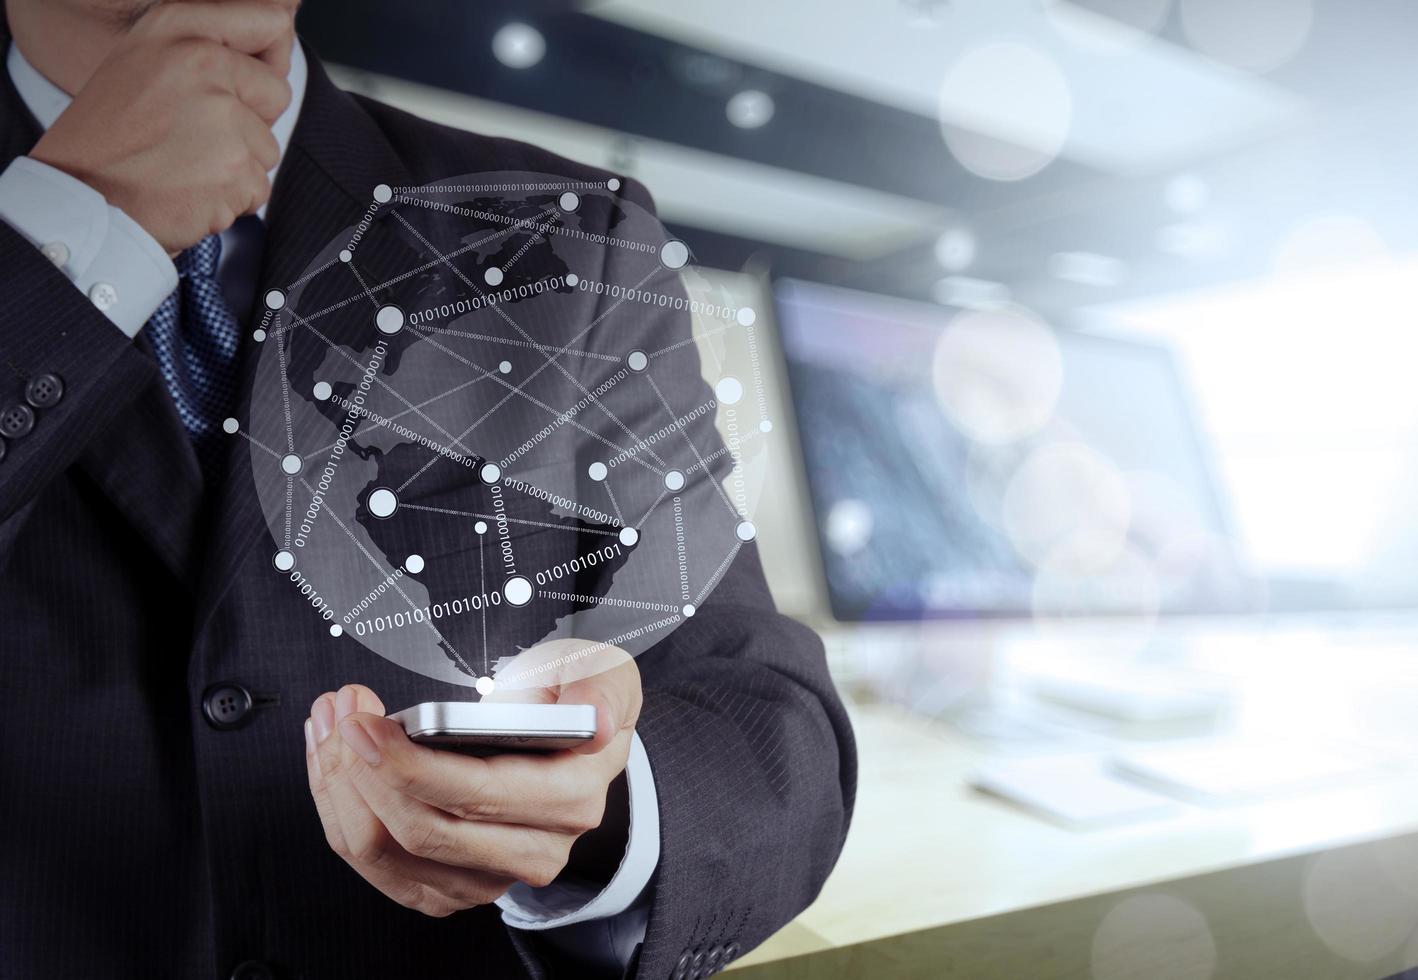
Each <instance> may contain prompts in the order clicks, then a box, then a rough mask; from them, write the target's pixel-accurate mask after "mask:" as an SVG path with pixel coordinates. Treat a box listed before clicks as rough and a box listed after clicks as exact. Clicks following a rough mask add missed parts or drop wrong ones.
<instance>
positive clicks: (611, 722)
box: [557, 656, 642, 755]
mask: <svg viewBox="0 0 1418 980" xmlns="http://www.w3.org/2000/svg"><path fill="white" fill-rule="evenodd" d="M641 700H642V696H641V691H640V668H638V667H636V666H635V660H634V659H633V658H631V657H629V656H627V657H626V658H625V660H624V661H622V662H621V663H620V664H618V665H616V666H614V667H611V668H610V669H608V670H604V671H602V672H601V673H599V674H596V675H594V676H592V677H583V678H581V679H580V680H576V681H572V682H571V683H569V684H565V685H562V687H561V690H560V693H559V694H558V696H557V703H558V704H589V705H594V706H595V709H596V737H595V738H593V739H591V740H590V741H588V742H583V743H581V744H580V745H577V746H576V747H575V748H573V749H572V750H571V751H573V752H579V753H581V754H583V755H589V754H592V753H596V752H600V751H601V750H602V749H604V748H606V746H608V745H610V744H611V742H613V741H614V740H615V739H616V737H617V736H619V735H620V734H621V733H622V732H629V731H631V730H632V729H634V728H635V722H636V721H637V720H638V719H639V718H640V705H641Z"/></svg>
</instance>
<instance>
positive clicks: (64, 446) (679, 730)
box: [0, 59, 855, 978]
mask: <svg viewBox="0 0 1418 980" xmlns="http://www.w3.org/2000/svg"><path fill="white" fill-rule="evenodd" d="M0 125H2V126H3V129H0V165H3V164H5V163H8V161H10V160H11V159H13V158H14V157H15V156H16V155H19V154H23V153H25V152H27V151H28V149H29V148H30V146H31V145H32V144H33V142H34V140H35V139H36V138H37V136H38V130H37V127H36V126H35V124H34V121H33V120H32V119H31V118H30V117H29V115H28V113H27V112H26V110H25V109H24V107H23V105H22V103H21V102H20V100H19V98H18V96H17V94H16V92H15V91H14V89H13V87H12V86H11V85H10V82H9V79H8V77H5V78H4V80H3V88H0ZM498 170H503V171H505V170H528V171H541V172H548V173H558V174H564V175H566V176H568V177H573V178H580V179H586V180H598V179H604V175H601V174H598V173H595V172H592V171H590V170H588V169H587V168H584V167H580V166H578V165H575V164H571V163H569V162H567V161H564V160H560V159H557V158H554V157H551V156H550V155H549V154H546V153H543V152H541V151H539V150H536V149H534V148H531V147H528V146H525V145H521V144H516V143H512V142H508V141H504V140H496V139H488V138H483V137H478V136H473V135H469V134H467V133H462V132H457V131H453V130H450V129H445V128H441V127H436V126H433V125H430V124H428V123H424V122H421V121H419V120H417V119H415V118H413V117H411V116H408V115H405V114H402V113H399V112H396V111H393V110H391V109H389V108H387V107H384V106H381V105H379V104H377V103H374V102H370V101H366V100H363V99H359V98H354V97H351V96H349V95H347V94H345V93H342V92H340V91H339V90H337V89H336V88H335V87H334V86H333V85H332V84H331V83H330V81H329V80H328V78H327V77H326V76H325V74H324V72H323V71H322V70H321V68H320V66H319V64H318V63H317V62H315V61H314V60H313V59H312V64H311V75H310V81H309V87H308V90H307V94H306V98H305V103H304V106H303V110H302V112H301V116H300V123H299V126H298V127H297V130H296V133H295V136H294V138H293V142H292V145H291V147H290V149H289V151H288V153H287V156H286V160H285V162H284V164H283V167H282V170H281V173H280V176H279V179H278V180H277V183H276V188H275V192H274V197H273V200H272V203H271V207H270V211H269V223H268V228H269V231H268V236H267V245H266V254H265V258H264V264H263V273H262V276H261V282H263V283H273V282H289V281H291V280H292V279H293V278H294V277H295V276H296V275H298V274H299V272H300V270H301V268H302V267H303V266H304V264H305V262H306V261H307V260H308V259H309V258H310V256H312V255H313V254H315V252H316V250H317V249H318V248H319V247H320V246H321V245H323V244H324V243H325V242H327V241H328V240H330V239H331V237H332V236H333V235H334V234H335V233H336V232H337V231H339V229H341V228H342V227H345V226H347V225H348V224H350V223H351V222H352V221H354V220H357V219H358V216H359V214H360V212H361V210H362V209H363V207H364V205H365V204H366V203H367V201H368V195H369V189H370V188H371V187H372V186H373V185H374V184H376V183H378V182H380V181H389V182H391V183H393V182H394V181H395V179H396V178H398V179H400V180H401V181H403V182H407V183H415V182H419V181H425V180H431V179H438V178H441V177H445V176H448V175H453V174H460V173H471V172H476V171H498ZM647 203H648V202H647ZM0 297H3V302H0V410H3V409H4V408H5V407H7V406H9V405H11V404H14V403H18V402H20V401H22V400H23V397H24V396H23V393H24V390H25V385H26V383H27V381H28V379H30V378H32V377H35V376H37V375H40V374H43V373H53V374H57V375H59V376H60V377H61V378H62V379H63V382H64V385H65V394H64V396H63V398H62V401H61V402H60V403H59V404H57V405H55V406H54V407H52V408H48V409H43V410H40V411H39V412H38V421H37V423H36V424H35V426H34V429H33V431H32V432H30V433H29V434H28V435H25V436H23V437H22V438H18V439H14V440H10V441H9V444H8V446H7V452H6V454H5V456H4V458H3V459H0V687H3V692H4V698H3V700H0V976H3V977H7V978H8V977H84V978H87V977H200V976H208V977H210V976H227V975H229V974H230V973H231V971H232V970H233V969H234V968H235V967H236V965H237V964H240V963H242V962H243V961H246V960H259V961H262V962H263V963H265V964H267V965H268V968H269V970H270V972H271V973H272V974H273V975H279V976H286V975H288V976H294V977H396V976H397V977H414V976H417V977H480V976H487V977H502V976H527V975H532V976H546V975H569V976H581V975H585V971H584V970H582V969H581V968H578V967H577V966H575V965H567V964H565V963H561V964H558V963H557V962H555V961H554V959H553V958H552V955H551V954H550V953H549V952H547V950H546V949H545V948H542V947H539V946H537V945H536V944H534V943H531V942H528V941H527V940H525V939H523V938H521V937H518V936H513V935H509V931H508V930H507V929H506V928H505V927H504V926H503V925H502V924H501V921H500V919H499V916H498V914H497V911H496V910H495V909H493V908H479V909H473V910H470V911H468V912H465V913H462V914H460V915H456V916H453V917H451V918H448V919H441V920H435V919H430V918H426V917H424V916H422V915H420V914H418V913H416V912H411V911H407V910H405V909H402V908H400V907H398V906H396V905H394V904H392V903H390V902H389V901H388V900H387V899H385V898H383V897H382V896H381V895H379V894H377V893H376V892H375V891H374V890H373V889H371V888H370V887H368V886H367V885H366V884H365V883H364V882H362V881H360V880H359V879H358V878H357V877H356V876H355V875H354V873H353V872H351V871H350V870H349V869H347V868H346V867H345V866H344V865H343V863H342V862H341V861H340V860H339V859H338V858H337V857H336V856H335V855H333V854H332V853H331V852H330V850H329V848H328V847H327V846H326V844H325V841H324V838H323V835H322V833H321V829H320V826H319V822H318V820H317V817H316V814H315V811H314V808H313V806H312V804H311V801H310V799H309V797H308V792H307V789H306V785H305V778H304V773H303V759H302V744H301V739H302V737H301V723H302V721H303V719H304V717H305V715H306V712H307V709H308V706H309V704H310V703H311V701H312V699H313V698H314V697H315V696H316V695H318V694H319V693H320V692H321V691H323V690H326V689H328V688H330V687H331V685H332V684H338V683H341V682H346V681H353V680H358V681H361V682H364V683H367V684H369V685H370V686H371V687H373V688H374V689H375V690H376V691H379V692H381V694H382V695H383V697H384V698H385V700H386V702H387V703H389V704H390V705H391V706H397V705H401V704H404V703H412V702H414V701H415V700H426V699H428V698H430V697H438V696H443V697H448V698H452V699H456V698H459V697H460V696H461V695H462V691H460V690H459V689H456V688H451V687H450V688H446V689H438V688H439V685H437V684H436V682H430V681H428V680H427V679H425V678H421V677H417V676H416V675H413V674H411V673H409V672H407V671H404V670H400V669H398V668H396V667H393V666H392V665H390V664H388V663H386V662H385V661H383V660H381V659H379V658H378V657H376V656H374V655H373V654H371V653H369V652H367V651H365V650H364V649H363V648H362V647H359V646H357V645H356V644H355V643H354V642H353V641H350V640H348V639H346V640H345V641H343V642H345V643H348V644H349V646H348V648H346V649H344V650H343V653H342V659H341V661H340V662H339V664H338V665H332V664H331V662H330V661H329V659H328V658H318V657H311V656H309V655H308V650H309V649H310V648H312V647H313V646H314V645H315V644H316V643H322V644H327V645H328V644H329V642H330V640H329V637H328V635H325V630H324V625H323V624H322V623H320V621H319V620H317V619H315V618H314V617H312V616H310V615H309V610H308V608H305V607H303V606H302V599H301V597H300V596H299V594H298V593H297V592H296V591H295V590H294V589H292V588H291V587H290V584H289V583H288V582H287V581H285V580H284V578H283V577H282V576H279V575H274V574H272V573H271V568H270V554H271V551H272V545H271V541H270V538H269V536H268V532H267V531H266V529H265V526H264V522H263V520H262V518H261V515H260V513H259V509H258V506H257V503H256V495H255V493H254V492H252V489H251V486H250V479H251V476H250V468H249V465H245V466H243V465H240V464H239V463H238V462H236V461H234V462H233V465H232V467H231V468H230V473H231V475H230V476H229V478H228V480H227V486H225V487H224V488H219V489H217V490H213V491H210V492H207V493H205V494H204V493H203V491H202V487H201V483H200V479H201V478H200V476H199V470H198V468H197V465H196V462H195V459H194V456H193V453H192V450H191V448H190V444H189V441H188V439H187V437H186V435H185V433H184V430H183V429H182V427H181V425H180V423H179V422H178V419H177V417H176V414H175V411H174V409H173V407H172V404H171V401H170V399H169V397H168V396H167V394H166V392H165V389H164V388H163V385H162V382H161V380H160V379H159V377H158V374H157V371H156V364H155V362H154V360H153V357H152V356H151V354H150V352H149V350H148V349H147V348H146V346H145V344H144V342H143V340H142V338H141V337H140V339H139V341H138V342H137V343H133V342H130V341H128V340H126V339H125V338H124V337H123V336H122V335H121V334H120V333H119V331H117V330H116V329H114V327H113V326H112V324H110V323H109V322H108V321H107V320H106V319H105V318H104V317H103V316H102V315H101V314H100V313H99V312H98V311H97V310H96V309H95V308H94V307H93V305H92V304H91V303H90V302H89V301H88V300H87V299H86V298H85V297H84V296H83V295H82V294H81V293H80V292H79V291H78V290H76V289H75V288H74V287H73V285H72V284H70V283H69V282H68V281H67V280H66V279H65V278H64V277H63V276H62V275H61V274H60V273H59V272H58V271H56V270H55V269H54V267H53V266H52V265H51V264H50V263H49V262H48V261H47V260H46V259H44V258H43V257H42V256H41V255H40V254H39V252H38V251H37V250H36V249H34V248H33V247H32V246H30V245H29V244H28V243H26V242H25V241H24V240H23V239H22V238H21V237H20V236H19V235H18V234H16V233H15V232H14V231H13V230H11V229H10V228H9V227H8V226H5V225H4V224H0ZM248 371H249V368H248ZM694 380H695V382H697V379H694ZM249 383H250V379H249V375H248V377H247V379H246V385H247V387H248V388H249ZM244 397H249V392H248V394H247V395H246V396H244ZM233 442H234V443H235V444H237V445H238V447H240V444H239V443H237V441H236V440H234V441H233ZM238 451H239V452H244V449H240V448H239V449H238ZM257 542H264V544H262V545H261V546H256V545H257ZM640 665H641V670H642V673H643V677H644V683H645V709H644V714H643V716H642V718H641V721H640V726H639V728H640V732H641V735H642V737H643V739H644V741H645V744H646V747H647V750H648V753H649V756H650V760H651V763H652V765H653V768H654V771H655V774H656V783H657V788H658V791H659V800H660V808H661V834H662V845H661V847H662V850H661V857H660V864H659V868H658V871H657V873H656V876H655V878H654V881H653V905H652V911H651V916H650V925H649V929H648V934H647V936H646V940H645V942H644V944H643V945H642V947H641V949H640V951H639V954H638V957H637V960H636V961H635V962H634V963H633V964H632V972H633V975H635V976H648V977H669V976H671V975H676V976H684V975H694V973H693V965H694V964H695V963H696V962H697V963H699V964H702V965H703V966H702V968H707V966H714V965H717V964H720V963H722V961H723V960H724V952H723V951H724V950H725V949H726V948H729V947H730V946H731V945H736V948H737V949H740V950H747V949H748V948H751V947H752V946H753V945H754V944H756V943H758V942H759V941H761V940H762V939H763V938H764V937H766V936H767V935H769V934H770V933H771V932H773V931H774V930H775V929H777V928H778V927H779V926H781V925H782V924H783V923H785V922H786V921H787V920H788V919H789V918H791V917H792V916H793V915H794V914H796V913H797V912H798V911H799V910H801V909H802V908H803V907H804V906H805V905H806V904H807V903H808V902H809V901H810V900H811V899H812V897H813V896H814V895H815V894H816V892H817V890H818V889H819V887H820V886H821V884H822V881H823V879H824V878H825V877H826V875H827V873H828V871H829V869H830V868H831V867H832V864H833V862H834V860H835V859H836V856H837V854H838V851H839V849H840V847H841V844H842V840H843V835H844V833H845V831H846V828H847V821H848V817H849V814H850V809H851V800H852V793H853V788H854V779H855V759H854V755H853V747H852V740H851V735H850V731H849V728H848V725H847V722H846V720H845V718H844V715H843V711H842V707H841V705H840V703H839V701H838V699H837V697H836V695H835V693H834V692H833V688H832V685H831V682H830V681H829V679H828V675H827V671H826V668H825V665H824V660H823V656H822V651H821V647H820V645H819V644H818V642H817V640H816V639H815V637H813V636H812V635H811V634H810V633H809V632H808V631H807V630H805V629H803V628H802V627H800V626H798V625H796V624H794V623H793V622H791V621H789V620H787V619H785V618H784V617H782V616H780V615H778V614H777V613H776V612H775V611H774V609H773V606H772V602H771V600H770V598H769V596H768V592H767V590H766V587H765V584H764V581H763V577H762V573H761V571H760V568H759V564H758V561H757V557H756V554H755V552H754V550H753V549H752V548H751V547H750V548H745V549H744V550H743V551H742V552H741V553H740V555H739V557H738V558H737V560H736V561H735V563H734V565H733V566H732V568H731V570H730V571H729V572H728V573H727V575H726V576H725V577H724V579H723V581H722V584H720V585H719V586H718V588H717V589H716V590H715V591H714V593H713V594H712V596H711V597H710V598H709V600H708V601H707V602H706V603H705V604H704V605H703V606H702V607H701V609H700V611H699V613H698V615H696V616H695V617H694V618H693V619H692V620H689V621H687V622H686V623H685V624H684V625H683V626H681V627H680V628H679V629H678V630H677V631H676V632H674V633H673V634H672V635H671V636H670V637H668V638H667V639H666V640H665V641H663V642H662V643H660V644H659V646H658V647H656V648H655V649H653V650H651V651H649V652H648V653H646V654H645V655H643V656H642V657H641V659H640ZM222 680H231V681H236V682H239V683H241V684H243V685H245V686H246V687H247V688H249V689H250V690H251V691H253V692H254V693H255V695H256V701H257V705H256V708H255V710H254V711H253V713H252V715H251V718H250V721H249V723H248V724H246V725H244V726H243V727H241V728H239V729H236V730H226V731H224V730H218V729H216V728H214V727H212V726H211V725H210V724H209V723H207V722H206V721H205V720H204V717H203V713H202V710H201V698H202V693H203V691H204V690H205V689H207V688H208V686H209V685H211V684H213V683H214V682H217V681H222ZM716 949H717V950H719V952H718V953H715V952H714V950H716ZM730 952H732V950H730ZM696 953H698V954H699V958H698V960H697V961H696V960H695V954H696ZM686 963H687V964H690V966H689V967H685V966H684V964H686ZM677 970H678V972H677ZM252 975H262V974H261V973H260V972H259V970H257V971H256V972H255V973H253V974H252Z"/></svg>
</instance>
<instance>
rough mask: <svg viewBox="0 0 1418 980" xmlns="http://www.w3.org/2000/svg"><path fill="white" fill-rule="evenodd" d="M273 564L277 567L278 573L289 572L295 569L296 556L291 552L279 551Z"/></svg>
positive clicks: (273, 559) (272, 560)
mask: <svg viewBox="0 0 1418 980" xmlns="http://www.w3.org/2000/svg"><path fill="white" fill-rule="evenodd" d="M271 564H273V565H275V566H276V571H278V572H288V571H290V570H291V569H292V568H294V567H295V555H293V554H291V553H290V552H289V551H278V552H276V554H275V557H273V558H272V559H271Z"/></svg>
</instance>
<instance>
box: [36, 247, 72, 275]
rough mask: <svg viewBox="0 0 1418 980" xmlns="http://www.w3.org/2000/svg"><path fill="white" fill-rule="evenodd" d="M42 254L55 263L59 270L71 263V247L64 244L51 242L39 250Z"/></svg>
mask: <svg viewBox="0 0 1418 980" xmlns="http://www.w3.org/2000/svg"><path fill="white" fill-rule="evenodd" d="M39 252H40V254H41V255H43V256H44V257H45V258H46V259H48V260H49V261H51V262H53V263H54V264H55V265H56V266H58V267H59V268H61V269H62V268H64V265H65V263H67V262H68V261H69V246H68V245H65V244H64V243H63V242H50V243H49V244H48V245H46V246H44V247H43V248H41V249H40V250H39Z"/></svg>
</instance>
